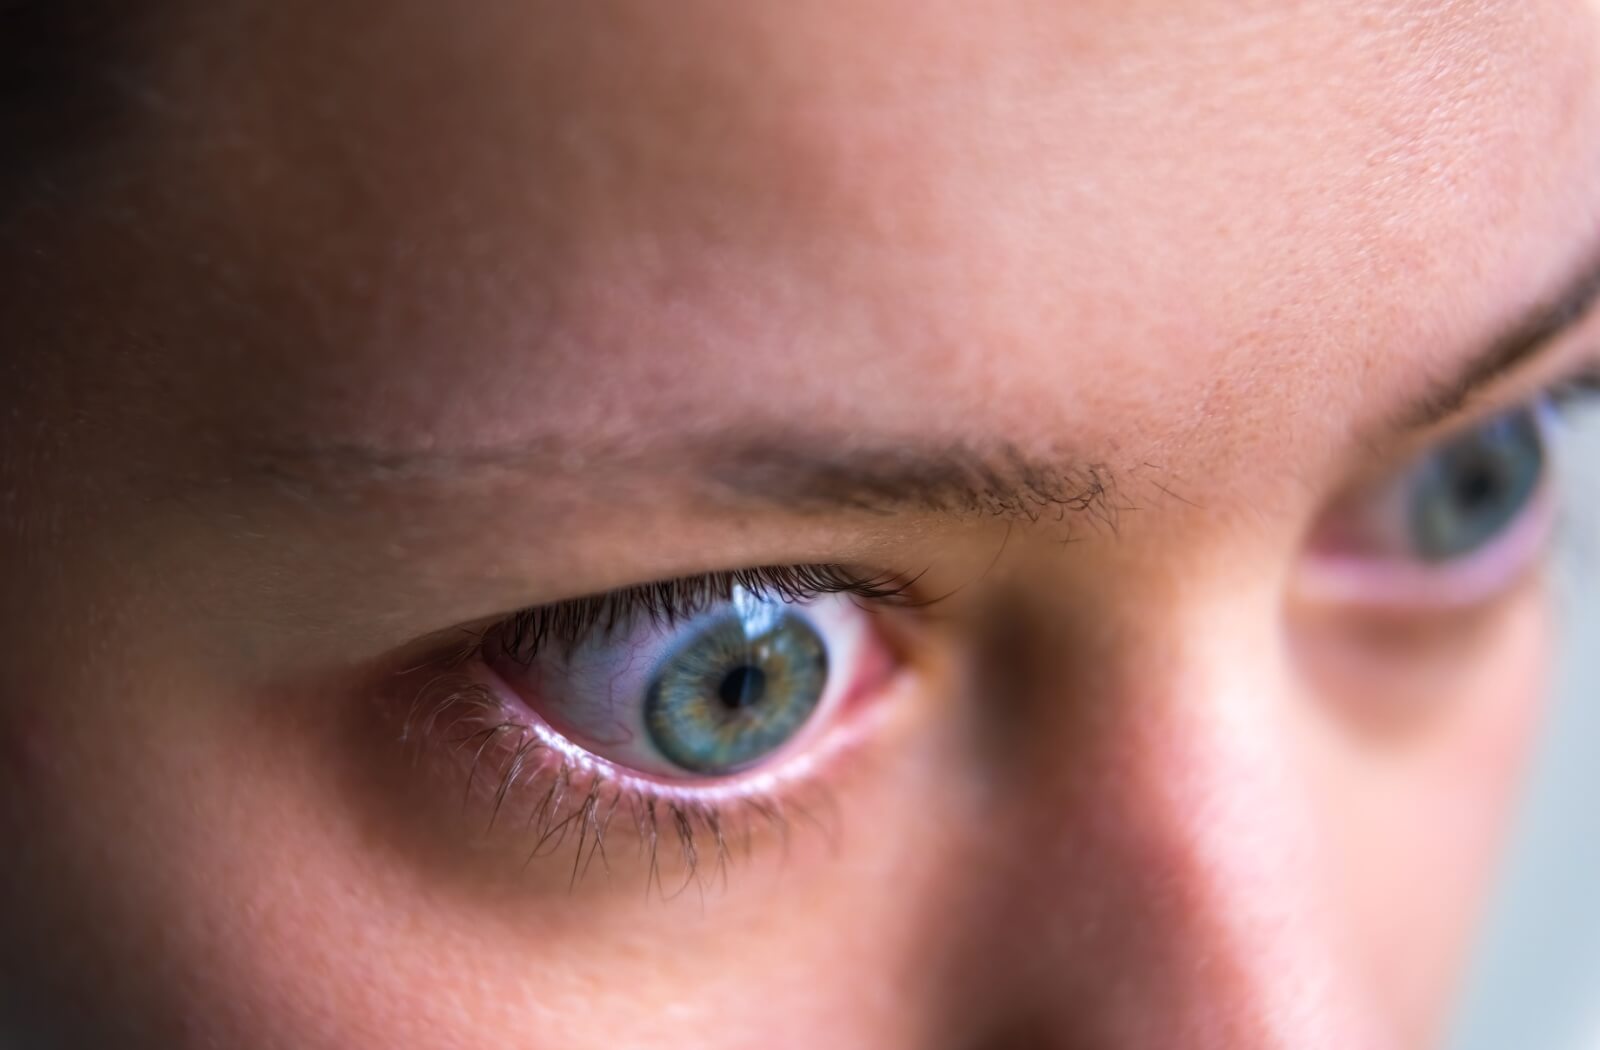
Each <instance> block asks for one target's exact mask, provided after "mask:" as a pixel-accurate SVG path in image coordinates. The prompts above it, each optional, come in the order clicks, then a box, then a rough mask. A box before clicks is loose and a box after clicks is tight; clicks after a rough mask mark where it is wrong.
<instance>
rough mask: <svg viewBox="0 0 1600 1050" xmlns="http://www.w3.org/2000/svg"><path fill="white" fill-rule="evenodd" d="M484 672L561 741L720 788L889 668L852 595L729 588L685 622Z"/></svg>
mask: <svg viewBox="0 0 1600 1050" xmlns="http://www.w3.org/2000/svg"><path fill="white" fill-rule="evenodd" d="M515 648H516V647H515V646H514V645H503V646H500V647H498V652H496V651H495V650H494V648H491V653H492V655H491V658H490V666H491V669H492V670H493V671H494V672H495V673H496V674H497V675H498V676H499V677H500V678H501V679H502V680H503V681H504V682H506V683H507V685H509V686H510V688H511V690H512V692H514V693H515V694H516V696H517V698H518V699H519V700H520V701H521V703H522V704H523V705H525V706H526V708H527V709H528V712H529V713H530V714H532V715H533V716H535V717H536V718H537V719H538V720H539V721H541V722H543V723H545V724H546V725H547V726H548V727H549V728H550V729H552V730H554V731H555V732H556V733H559V734H560V735H561V737H563V738H564V739H565V740H566V741H568V742H570V743H571V744H572V745H576V746H577V747H578V748H581V749H583V751H585V752H588V753H589V754H592V755H593V756H595V757H598V758H599V759H601V760H603V761H604V762H606V763H609V764H611V765H613V766H615V767H618V768H619V769H621V770H622V771H624V772H634V773H642V774H645V775H646V776H649V777H654V778H660V779H669V780H684V779H690V778H699V779H707V778H728V777H732V776H735V775H737V774H740V773H743V772H746V771H749V770H752V769H755V768H757V767H761V766H766V765H769V764H771V763H773V762H774V761H776V760H778V759H779V758H781V756H782V755H783V754H785V753H787V752H790V751H792V750H796V749H798V748H799V746H800V745H802V744H803V743H804V741H805V740H806V739H808V738H810V737H812V736H813V735H816V734H817V733H818V732H820V731H821V730H822V729H823V728H824V727H825V723H826V722H827V721H828V720H829V719H831V718H832V716H833V715H834V714H835V713H836V712H837V711H838V710H839V709H840V708H841V707H843V706H844V705H846V704H847V703H848V702H849V701H850V699H851V698H852V697H854V696H859V695H862V694H863V693H864V692H868V691H870V689H871V687H872V686H873V685H875V684H877V683H879V682H881V680H882V679H883V677H884V676H885V675H886V674H887V672H888V671H889V670H890V669H891V668H892V664H893V661H892V659H891V658H890V656H889V654H888V652H887V649H886V648H885V646H884V643H883V642H882V640H881V639H879V638H878V637H877V635H876V632H875V631H874V629H873V624H872V618H871V616H870V615H869V614H868V613H867V612H866V611H865V610H864V609H862V608H861V607H860V606H859V605H858V604H857V602H856V601H855V600H854V599H853V598H852V597H851V596H848V595H841V594H832V595H822V596H818V597H814V598H811V599H808V600H805V601H793V600H786V599H785V598H782V597H773V596H763V595H761V594H758V593H755V592H753V591H750V590H747V589H744V588H735V589H734V590H733V591H732V594H731V597H729V598H727V599H726V600H722V601H718V602H716V603H714V604H711V605H709V606H707V607H705V608H703V609H701V610H700V611H698V612H695V613H694V614H692V615H689V616H685V617H677V618H669V619H668V620H667V621H661V620H659V619H655V618H649V617H630V618H628V619H627V620H624V621H620V622H618V623H616V624H614V625H611V626H609V627H607V628H606V629H603V630H597V631H594V632H592V633H591V634H590V635H589V637H587V638H585V639H584V640H582V641H580V642H578V643H577V644H575V645H572V646H570V647H556V648H555V649H554V650H553V651H552V650H551V648H550V647H548V646H547V647H545V649H544V651H542V652H539V653H537V654H535V655H533V656H532V658H531V659H528V658H520V657H518V655H517V654H516V651H515Z"/></svg>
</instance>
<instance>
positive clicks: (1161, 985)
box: [0, 0, 1600, 1050]
mask: <svg viewBox="0 0 1600 1050" xmlns="http://www.w3.org/2000/svg"><path fill="white" fill-rule="evenodd" d="M155 6H156V7H157V8H159V10H156V11H152V13H150V14H149V15H148V16H142V17H141V18H140V19H138V20H137V21H138V23H139V24H138V25H136V26H130V27H128V31H127V33H126V41H125V46H126V51H127V54H128V55H130V56H133V57H129V58H127V60H126V63H125V64H124V65H121V66H118V67H117V68H119V69H124V70H126V71H127V74H126V77H125V78H124V79H123V80H121V81H119V82H118V91H119V94H118V95H117V99H118V103H119V104H118V105H117V106H114V107H110V110H111V112H110V115H109V116H107V117H106V119H105V122H104V126H103V127H102V126H99V125H97V126H96V131H95V141H94V142H93V143H74V144H73V145H72V146H71V148H65V147H63V148H62V149H61V151H60V152H59V154H52V155H50V156H47V157H42V158H40V159H39V160H38V161H37V166H36V167H35V168H31V169H27V170H25V171H24V172H23V173H22V174H21V175H20V176H19V177H18V178H17V180H16V183H17V184H18V185H17V186H16V187H15V188H14V187H13V185H12V183H7V184H6V186H5V192H7V193H8V194H12V195H14V200H12V201H8V202H7V204H6V210H5V211H4V212H3V213H0V216H3V219H0V268H3V272H4V273H5V274H6V278H7V279H6V281H5V282H3V283H4V285H5V288H4V290H3V291H0V326H3V331H0V338H3V340H4V342H5V345H7V346H8V347H11V348H12V349H9V350H7V351H6V356H5V359H4V360H3V361H0V377H3V383H0V450H3V451H0V494H3V499H0V578H3V579H5V580H6V581H7V586H6V588H5V592H6V593H5V595H4V597H3V598H0V611H3V618H4V619H3V622H4V628H5V632H4V638H5V641H4V642H3V643H0V836H3V838H4V841H6V842H8V843H13V844H20V848H14V849H13V854H14V855H13V857H12V858H11V859H10V860H8V862H7V863H6V864H5V865H3V866H0V868H3V870H0V1033H4V1032H6V1031H8V1030H12V1031H18V1032H22V1033H27V1035H28V1037H29V1038H30V1039H31V1040H32V1041H31V1042H29V1043H27V1045H30V1046H31V1045H40V1046H82V1045H115V1046H125V1045H137V1046H192V1047H205V1046H240V1047H294V1048H315V1047H330V1048H331V1047H339V1048H349V1047H368V1046H370V1047H390V1046H416V1047H435V1046H438V1047H446V1046H462V1047H649V1046H661V1047H688V1046H693V1047H703V1048H707V1050H712V1048H719V1047H749V1046H760V1047H774V1048H786V1047H810V1046H830V1047H874V1048H891V1047H937V1048H949V1050H980V1048H990V1047H1012V1046H1028V1047H1032V1046H1042V1047H1173V1046H1183V1047H1229V1048H1268V1047H1296V1048H1314V1047H1329V1048H1339V1050H1350V1048H1373V1050H1380V1048H1390V1047H1422V1046H1428V1045H1432V1044H1433V1042H1434V1041H1435V1040H1436V1039H1437V1038H1438V1037H1439V1036H1440V1034H1441V1032H1442V1030H1443V1029H1442V1026H1443V1025H1444V1023H1445V1021H1446V1018H1447V1012H1448V1009H1449V1007H1450V1005H1451V999H1452V993H1453V991H1454V988H1455V980H1456V977H1457V976H1458V972H1459V968H1460V965H1461V962H1462V959H1463V956H1464V952H1465V951H1466V949H1467V946H1468V944H1469V938H1470V935H1471V932H1472V927H1473V921H1474V918H1475V916H1476V914H1477V911H1478V908H1479V905H1480V903H1481V898H1482V894H1483V892H1484V889H1485V887H1486V886H1487V884H1488V880H1489V878H1490V877H1491V876H1492V874H1493V865H1494V860H1495V857H1496V853H1497V848H1498V845H1499V839H1500V834H1501V831H1502V829H1503V824H1504V820H1505V817H1506V816H1507V814H1508V812H1509V807H1510V805H1511V803H1512V802H1513V801H1514V798H1515V786H1516V784H1517V781H1518V777H1519V773H1520V766H1521V760H1522V759H1523V757H1524V754H1525V752H1526V748H1527V743H1528V740H1529V739H1530V734H1531V732H1532V730H1533V728H1534V727H1535V724H1536V719H1537V714H1538V699H1539V696H1540V693H1541V683H1542V675H1543V668H1544V666H1545V664H1546V662H1547V658H1548V648H1549V644H1550V639H1551V625H1550V622H1549V617H1548V614H1547V612H1546V605H1545V600H1544V592H1543V587H1542V584H1541V581H1540V574H1539V572H1538V569H1537V566H1536V565H1534V564H1533V559H1530V563H1529V565H1528V566H1527V567H1526V569H1525V571H1522V572H1519V573H1517V574H1515V575H1514V578H1508V579H1507V580H1506V581H1504V582H1503V584H1502V585H1500V586H1497V587H1495V588H1494V589H1493V590H1492V592H1484V593H1482V594H1477V595H1476V596H1475V597H1474V599H1473V600H1472V601H1470V602H1459V603H1455V604H1452V605H1450V606H1449V607H1444V606H1441V605H1436V604H1426V603H1423V605H1422V607H1418V608H1410V607H1407V608H1399V607H1382V608H1376V607H1372V606H1371V605H1370V603H1362V602H1359V601H1351V600H1347V599H1345V598H1340V599H1339V600H1331V599H1330V598H1329V597H1328V596H1327V593H1326V592H1325V591H1323V590H1320V589H1319V588H1318V586H1315V585H1314V584H1313V582H1311V581H1313V578H1314V575H1315V574H1314V573H1311V572H1308V571H1307V565H1308V562H1311V561H1315V557H1314V555H1315V552H1316V550H1317V549H1318V543H1319V537H1321V536H1323V535H1324V533H1325V525H1326V522H1327V521H1328V520H1329V517H1330V515H1333V516H1337V511H1338V509H1339V508H1341V507H1344V506H1346V505H1347V504H1348V503H1349V502H1350V501H1351V500H1353V499H1355V498H1356V497H1355V496H1353V495H1352V494H1359V493H1363V492H1365V491H1367V487H1368V486H1369V484H1370V483H1372V482H1374V481H1376V480H1381V479H1382V478H1384V477H1387V476H1389V475H1391V474H1393V473H1395V472H1397V471H1400V470H1402V469H1403V468H1404V467H1405V465H1406V464H1407V463H1408V462H1410V461H1411V460H1413V459H1414V458H1415V457H1417V456H1418V455H1421V454H1424V453H1425V452H1426V451H1427V450H1429V449H1430V448H1432V447H1434V446H1436V445H1437V444H1438V443H1439V442H1440V441H1442V440H1446V439H1448V438H1449V437H1450V436H1451V435H1453V434H1459V433H1460V432H1462V430H1463V429H1470V428H1471V427H1473V426H1475V425H1479V424H1482V423H1483V422H1484V421H1485V420H1487V419H1490V418H1492V417H1493V416H1494V415H1495V414H1496V413H1499V412H1504V411H1506V410H1509V409H1512V408H1514V407H1515V406H1518V405H1520V404H1523V403H1526V402H1529V401H1531V400H1533V399H1535V398H1537V397H1538V396H1539V395H1540V392H1541V391H1543V390H1544V389H1546V388H1547V387H1549V386H1551V385H1552V384H1555V383H1557V382H1559V381H1561V380H1562V379H1564V378H1565V377H1567V376H1569V375H1571V374H1572V373H1574V372H1575V371H1577V370H1579V369H1580V368H1582V367H1584V365H1585V362H1588V363H1589V364H1590V365H1591V366H1592V363H1593V361H1594V357H1595V351H1594V345H1595V335H1596V332H1597V330H1600V322H1597V321H1596V320H1594V319H1593V318H1592V317H1591V316H1590V313H1591V311H1590V310H1589V309H1588V307H1589V305H1590V304H1589V298H1590V297H1591V296H1590V294H1588V293H1591V292H1592V288H1593V285H1594V283H1595V282H1594V279H1593V272H1594V268H1595V260H1596V258H1597V257H1600V221H1597V220H1600V184H1597V183H1596V180H1595V179H1594V178H1593V175H1592V173H1593V172H1594V171H1595V170H1596V163H1597V161H1600V91H1597V87H1600V81H1597V76H1600V66H1597V62H1596V59H1597V57H1600V54H1597V51H1596V39H1597V37H1596V30H1597V28H1600V25H1597V23H1596V19H1597V18H1600V13H1597V12H1596V10H1595V9H1594V8H1593V7H1591V6H1590V5H1588V4H1586V3H1582V2H1578V0H1503V2H1492V0H1482V2H1435V0H1407V2H1396V0H1381V2H1379V0H1373V2H1349V3H1338V4H1333V3H1328V4H1313V3H1295V2H1288V0H1274V2H1238V0H1234V2H1228V3H1223V2H1220V0H1216V2H1213V0H1181V2H1180V0H1138V2H1133V3H1129V2H1126V0H1089V2H1075V3H1044V2H1040V3H1026V2H1019V3H1012V4H1004V5H998V6H997V5H992V4H991V5H971V4H957V3H942V2H940V3H926V4H919V5H916V6H915V8H912V7H910V6H908V5H904V4H895V3H887V2H861V3H852V4H849V5H829V6H827V7H821V6H818V7H812V6H809V5H791V4H760V5H756V4H747V5H735V4H717V3H702V2H699V0H680V2H675V3H673V4H670V5H669V4H646V3H636V4H634V3H615V4H612V3H586V4H582V5H573V4H542V3H528V2H513V0H486V2H483V3H478V4H474V5H472V9H471V13H470V15H469V14H466V13H465V12H464V11H463V9H462V8H461V7H459V6H455V5H445V4H437V3H429V2H426V0H390V2H387V3H384V4H381V5H379V4H366V3H348V4H338V5H334V4H327V3H324V2H320V0H318V2H313V0H274V2H271V3H268V2H265V0H262V2H251V0H238V2H233V3H225V4H213V3H198V2H195V3H183V2H174V3H170V4H163V5H155ZM1556 321H1559V322H1561V323H1559V324H1557V323H1556ZM1535 330H1537V334H1538V336H1539V338H1537V339H1534V340H1531V341H1526V340H1525V343H1526V345H1525V346H1524V347H1523V349H1524V350H1525V351H1527V352H1525V353H1519V354H1516V355H1513V356H1514V357H1515V360H1514V361H1511V360H1509V359H1507V358H1506V355H1504V354H1502V355H1500V357H1498V358H1496V357H1494V355H1493V353H1492V351H1493V350H1494V348H1496V347H1500V348H1504V347H1505V346H1507V345H1510V344H1511V343H1513V342H1515V337H1516V335H1517V334H1518V333H1523V334H1526V333H1528V332H1530V331H1535ZM1486 353H1488V354H1489V355H1490V358H1491V359H1493V360H1496V361H1498V362H1499V363H1500V364H1502V365H1505V366H1506V367H1503V368H1496V369H1493V370H1486V369H1484V368H1482V367H1480V366H1479V362H1481V361H1483V360H1485V359H1486V358H1485V354H1486ZM1489 371H1492V372H1493V374H1492V375H1490V374H1488V372H1489ZM1478 373H1482V374H1481V375H1478V378H1481V379H1484V380H1486V381H1485V382H1482V383H1476V384H1474V385H1473V387H1472V389H1471V390H1470V391H1464V390H1462V389H1460V383H1459V381H1458V379H1459V377H1460V376H1462V375H1463V374H1469V375H1470V374H1478ZM1419 405H1420V406H1422V407H1423V409H1424V411H1421V412H1419V409H1418V406H1419ZM811 564H827V565H835V564H837V565H846V566H852V567H859V568H860V569H861V571H863V572H866V573H869V574H890V575H893V576H894V577H896V578H897V579H911V578H914V582H912V583H911V584H910V586H909V588H908V590H907V595H908V597H909V598H910V599H912V600H911V601H908V602H904V603H901V604H900V605H895V604H893V603H890V604H888V605H885V606H884V607H883V608H881V609H877V611H875V612H873V613H872V614H871V615H870V616H869V617H867V618H866V621H865V622H866V623H867V624H868V627H867V628H866V629H867V630H870V631H871V632H872V634H873V636H874V637H878V636H881V638H880V642H879V644H878V646H877V650H876V651H877V652H879V653H880V663H881V665H882V666H881V667H879V668H878V669H877V670H876V671H873V673H872V674H868V675H866V676H865V677H866V678H867V679H870V681H871V682H872V685H873V687H872V688H871V689H870V690H867V689H863V690H862V691H861V692H862V694H863V695H861V696H856V697H852V698H851V699H850V700H849V702H848V703H847V704H845V705H843V713H841V714H839V715H837V717H834V718H833V720H832V724H833V725H836V726H837V727H838V728H837V731H836V732H835V731H834V730H832V729H830V730H828V733H829V734H831V735H824V736H817V737H816V738H815V746H814V747H813V748H809V749H808V748H805V747H801V746H800V744H799V743H798V742H797V745H796V748H797V751H805V752H807V753H806V754H804V755H802V756H801V757H799V758H796V759H794V760H793V761H792V762H791V763H790V764H789V765H788V766H787V767H785V768H787V769H789V770H790V771H789V772H788V773H785V774H783V776H782V777H776V776H775V779H777V780H781V781H782V782H781V783H775V784H774V785H773V790H774V791H776V792H778V793H779V794H780V795H781V799H780V800H778V801H775V802H772V803H765V802H764V803H761V804H760V805H758V806H756V807H751V806H735V807H733V809H734V812H732V813H730V814H728V815H727V816H726V817H725V818H723V819H725V822H726V826H725V828H723V829H722V830H723V831H724V832H725V838H726V840H727V843H728V848H727V851H728V854H729V856H728V857H727V858H724V857H723V856H722V850H721V849H720V848H719V843H720V842H721V838H719V837H718V835H719V834H721V832H719V833H717V834H708V831H710V830H714V829H708V826H707V822H706V820H705V819H704V818H703V817H702V818H700V820H699V822H698V823H697V824H696V825H695V826H694V827H693V828H691V829H690V830H691V832H692V833H693V836H694V837H693V839H692V841H693V842H694V843H695V845H694V847H693V848H694V850H695V851H696V853H697V856H698V863H696V864H690V863H689V861H688V858H687V857H686V853H687V852H688V847H686V846H685V845H684V844H683V840H682V838H681V837H680V835H679V833H678V829H677V828H676V827H675V826H673V825H672V818H671V817H670V815H669V816H666V817H664V818H663V820H664V821H665V822H666V825H665V826H664V827H658V828H656V829H655V834H654V835H653V836H652V835H648V834H646V832H644V831H641V829H640V828H639V827H638V826H636V825H635V822H634V821H632V820H629V819H623V820H621V821H619V822H618V823H617V824H616V825H615V826H614V827H612V828H611V829H610V830H608V831H607V832H606V846H605V852H604V859H603V860H597V859H594V856H595V854H594V852H593V846H592V844H591V846H590V847H589V848H590V853H589V854H588V856H589V858H590V859H589V861H588V862H587V864H586V863H585V861H584V859H583V858H584V857H585V854H584V853H583V846H582V843H581V841H580V843H579V844H578V852H577V853H576V854H574V850H573V845H572V843H570V842H567V843H565V844H563V845H561V846H559V848H555V849H552V850H550V851H547V852H545V853H541V855H539V856H530V854H531V853H534V852H536V849H535V847H536V846H537V843H536V842H531V841H530V834H529V829H528V825H529V824H533V825H537V824H538V820H537V819H536V818H535V817H530V816H529V814H534V813H536V812H537V811H538V808H539V805H540V799H541V798H542V797H544V796H545V794H546V793H548V792H549V790H550V789H549V788H548V787H547V786H544V785H543V784H541V783H535V782H529V783H527V784H519V783H518V782H517V781H516V777H514V776H513V777H511V778H510V780H507V778H506V776H505V773H504V771H503V770H501V771H499V772H498V773H497V772H496V770H495V769H494V768H490V769H485V770H482V771H481V776H480V773H478V772H474V770H473V768H472V762H471V761H470V760H463V755H462V752H461V748H460V747H458V746H453V743H452V739H451V738H448V734H446V733H444V732H443V731H438V732H435V729H437V727H438V726H439V725H447V724H449V723H450V718H430V717H419V711H421V712H423V713H424V714H428V713H437V711H436V709H435V708H433V707H430V706H428V704H427V703H424V704H422V705H421V706H419V703H418V697H419V695H424V696H425V695H427V694H428V691H429V690H430V689H432V688H434V686H435V684H436V683H437V682H439V681H440V680H441V678H442V676H444V675H446V674H447V672H451V671H452V669H454V668H455V667H456V666H457V663H453V662H452V659H451V656H452V654H453V653H454V654H456V655H459V652H460V650H461V645H462V639H463V638H464V637H471V636H472V635H471V633H470V632H471V631H474V630H491V629H492V628H493V625H495V624H496V623H498V622H499V621H501V620H502V619H503V618H504V617H506V616H508V615H510V614H512V613H514V612H516V611H517V610H520V609H524V608H527V607H530V606H543V605H547V604H550V603H556V602H562V601H566V600H569V599H577V598H581V597H583V596H588V595H595V594H600V593H603V592H606V591H609V590H612V589H615V588H626V587H630V586H634V585H639V584H646V583H650V582H652V581H660V580H669V579H677V578H680V577H686V576H692V575H694V574H699V573H706V572H714V571H732V570H738V569H744V568H749V567H753V566H793V565H811ZM1429 593H1432V592H1431V591H1430V592H1429ZM933 599H940V600H938V601H933ZM924 600H926V604H925V607H920V606H921V605H923V603H924ZM910 606H919V607H917V608H913V607H910ZM868 693H870V695H866V694H868ZM448 706H449V705H448V704H444V705H443V706H442V707H441V708H439V710H442V709H444V708H445V707H448ZM451 710H452V711H453V710H454V709H451ZM451 717H454V715H453V714H452V716H451ZM469 758H470V756H469ZM504 759H505V756H504V755H501V754H499V753H498V752H497V750H496V749H494V748H490V749H489V755H488V759H487V761H488V762H489V763H490V766H491V767H492V766H494V764H495V763H496V762H501V763H502V764H503V760H504ZM499 783H509V784H510V788H509V789H508V790H507V791H506V792H504V793H503V794H499V793H497V791H496V790H495V786H496V785H497V784H499ZM497 795H498V797H497ZM780 803H781V804H780ZM569 805H570V804H569ZM497 809H498V810H499V812H494V811H496V810H497ZM763 809H767V810H771V809H778V810H781V813H782V816H781V819H776V820H775V819H769V818H770V814H768V813H765V812H762V810H763ZM569 812H570V810H569ZM663 812H666V811H663ZM696 812H701V811H698V810H697V811H696ZM491 816H494V818H495V820H494V825H495V826H494V827H492V828H491V827H490V824H491ZM584 819H586V818H580V820H579V822H578V823H579V826H580V827H582V826H585V825H584V823H583V820H584ZM535 830H537V828H535ZM652 847H655V848H654V853H653V860H652ZM0 1041H3V1040H0Z"/></svg>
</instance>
